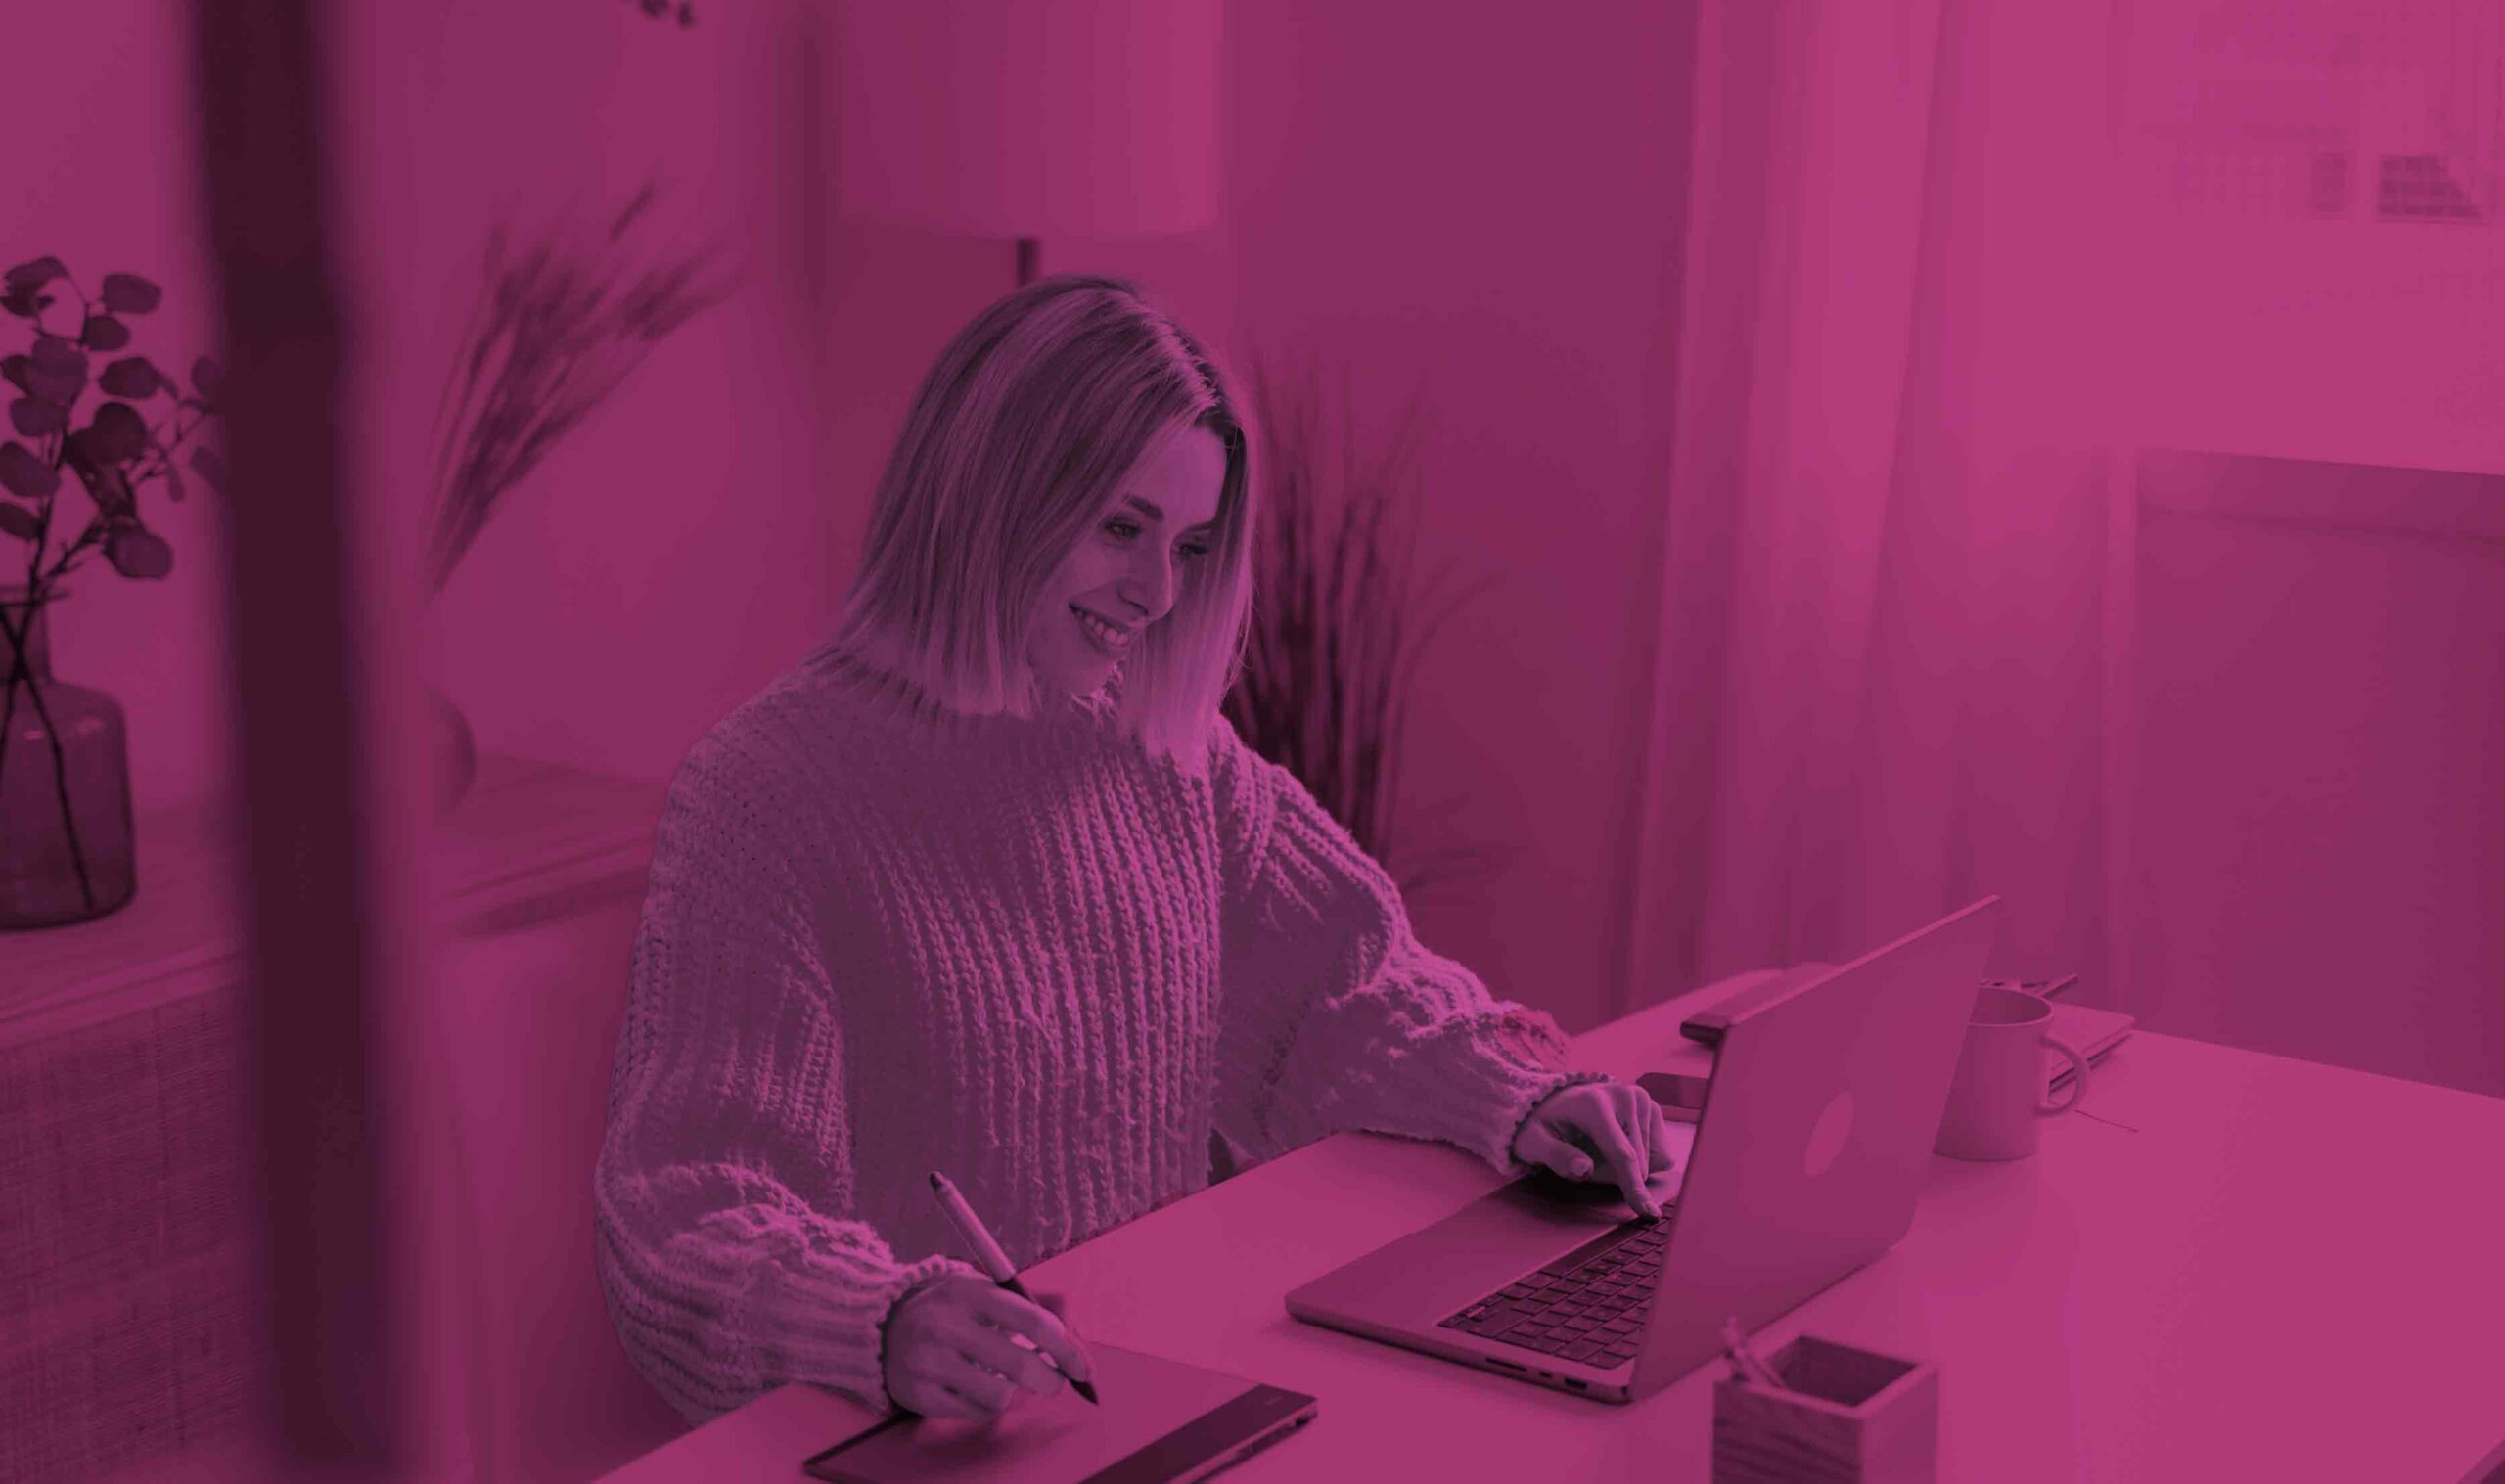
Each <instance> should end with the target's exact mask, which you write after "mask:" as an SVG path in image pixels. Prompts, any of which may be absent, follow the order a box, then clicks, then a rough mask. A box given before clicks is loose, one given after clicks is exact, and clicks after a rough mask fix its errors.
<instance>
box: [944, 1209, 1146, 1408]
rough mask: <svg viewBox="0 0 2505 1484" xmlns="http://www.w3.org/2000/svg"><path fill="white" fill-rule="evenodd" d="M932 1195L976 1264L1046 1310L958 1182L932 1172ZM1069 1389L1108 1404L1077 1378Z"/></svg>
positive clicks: (1049, 1363)
mask: <svg viewBox="0 0 2505 1484" xmlns="http://www.w3.org/2000/svg"><path fill="white" fill-rule="evenodd" d="M931 1193H933V1194H934V1195H936V1196H938V1197H939V1210H940V1211H941V1213H942V1214H944V1215H945V1216H946V1217H947V1218H948V1225H950V1226H952V1227H955V1228H956V1229H957V1235H958V1236H959V1237H963V1238H964V1239H965V1243H966V1245H967V1246H969V1247H972V1248H974V1251H975V1262H976V1263H977V1264H979V1266H980V1267H981V1268H982V1270H983V1271H984V1272H985V1273H988V1274H990V1275H991V1281H992V1282H996V1283H998V1284H1000V1286H1002V1287H1004V1288H1006V1289H1008V1290H1009V1291H1010V1292H1012V1293H1015V1294H1017V1295H1018V1296H1019V1297H1020V1298H1023V1299H1025V1301H1026V1302H1028V1303H1030V1304H1035V1307H1036V1308H1038V1309H1041V1308H1043V1307H1044V1306H1043V1305H1041V1304H1037V1303H1035V1295H1033V1294H1031V1293H1029V1292H1027V1291H1026V1285H1025V1283H1022V1282H1019V1281H1018V1270H1017V1269H1016V1268H1014V1267H1012V1266H1010V1263H1009V1254H1008V1253H1006V1252H1003V1251H1001V1250H1000V1243H999V1242H997V1241H994V1240H992V1237H991V1229H990V1228H989V1227H986V1226H984V1225H983V1224H982V1218H981V1217H979V1216H977V1215H976V1214H975V1208H974V1207H972V1206H970V1205H968V1204H966V1197H965V1196H964V1195H962V1194H960V1193H958V1191H957V1187H956V1183H955V1182H954V1181H951V1180H950V1179H949V1178H948V1177H947V1176H945V1175H942V1174H940V1173H939V1172H938V1171H937V1170H933V1171H932V1172H931ZM1046 1312H1050V1311H1046ZM1039 1353H1040V1352H1039ZM1044 1364H1045V1365H1047V1366H1051V1367H1053V1369H1055V1370H1059V1369H1061V1368H1060V1363H1059V1362H1057V1361H1055V1360H1054V1359H1053V1358H1052V1357H1051V1356H1049V1355H1046V1356H1044ZM1070 1390H1072V1391H1075V1392H1077V1393H1078V1394H1079V1395H1080V1396H1083V1397H1085V1398H1087V1400H1088V1402H1089V1403H1090V1404H1091V1405H1094V1406H1097V1407H1102V1406H1104V1405H1105V1404H1104V1403H1103V1402H1100V1401H1097V1400H1096V1388H1095V1387H1094V1386H1092V1385H1090V1384H1088V1383H1087V1382H1085V1381H1082V1380H1080V1379H1079V1378H1078V1377H1076V1376H1074V1375H1073V1376H1070Z"/></svg>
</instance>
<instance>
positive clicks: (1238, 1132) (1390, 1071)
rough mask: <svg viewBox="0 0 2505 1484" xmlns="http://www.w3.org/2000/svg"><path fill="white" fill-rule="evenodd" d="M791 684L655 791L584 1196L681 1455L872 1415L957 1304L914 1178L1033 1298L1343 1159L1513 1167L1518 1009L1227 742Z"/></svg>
mask: <svg viewBox="0 0 2505 1484" xmlns="http://www.w3.org/2000/svg"><path fill="white" fill-rule="evenodd" d="M904 694H905V693H904V690H903V688H900V687H899V686H897V685H895V684H893V683H888V682H883V681H881V680H879V679H877V678H874V677H872V676H870V674H869V673H868V672H867V671H864V670H862V669H860V668H858V667H857V666H855V665H853V664H852V663H850V662H849V661H846V660H841V659H838V660H834V661H830V662H813V663H810V664H804V665H802V666H800V667H798V668H797V669H795V670H793V671H791V672H789V673H787V674H786V675H784V676H783V677H782V678H780V679H778V680H777V681H776V682H775V683H774V684H773V685H771V686H769V687H767V688H766V690H765V691H763V692H762V693H760V694H759V695H758V696H756V697H754V698H752V699H751V700H750V701H749V702H748V703H747V704H745V705H743V706H742V707H741V708H740V709H739V710H737V711H735V712H733V713H732V714H731V715H730V716H729V717H727V718H725V719H724V720H723V721H722V722H721V724H720V725H718V726H716V727H715V728H714V729H713V730H712V731H711V732H710V733H708V734H707V735H706V737H705V738H704V739H703V740H702V741H701V742H698V743H697V745H696V747H695V748H694V749H693V750H692V751H691V752H690V753H689V755H688V757H687V759H686V761H685V762H684V763H683V764H682V765H681V766H680V768H679V770H678V772H677V774H676V775H675V777H674V778H673V779H672V781H671V784H670V788H669V793H668V799H667V802H666V804H665V805H664V807H663V809H662V813H661V818H660V829H659V832H658V835H657V838H656V841H655V847H654V853H653V862H652V877H651V885H650V889H649V892H648V894H647V896H646V899H645V904H644V916H643V926H642V930H641V932H640V933H639V935H638V937H637V940H636V945H635V953H634V961H633V962H634V967H633V971H632V983H631V984H630V986H629V991H628V1000H627V1008H626V1017H625V1022H624V1026H623V1029H622V1031H621V1033H620V1035H619V1039H618V1046H617V1055H616V1062H615V1081H614V1083H613V1086H612V1090H611V1094H610V1103H609V1124H608V1136H607V1140H606V1142H605V1144H604V1146H603V1148H602V1151H601V1157H600V1163H599V1169H598V1173H597V1176H596V1178H595V1182H594V1184H595V1199H596V1210H597V1225H598V1234H597V1235H598V1258H599V1264H600V1274H601V1281H602V1283H603V1285H604V1287H605V1289H606V1290H607V1293H608V1298H609V1307H610V1313H611V1315H612V1317H613V1319H614V1320H615V1324H616V1326H617V1330H618V1333H619V1335H620V1336H621V1338H622V1339H623V1340H624V1342H625V1345H626V1348H627V1351H628V1353H629V1354H630V1355H631V1356H632V1357H633V1358H634V1361H635V1363H636V1365H637V1367H638V1369H640V1370H641V1371H642V1372H643V1373H644V1375H645V1376H646V1377H647V1378H649V1379H650V1380H651V1381H652V1383H653V1384H654V1386H656V1387H657V1388H659V1389H660V1392H661V1393H662V1395H663V1396H665V1397H666V1398H668V1400H669V1401H670V1403H671V1404H672V1405H673V1406H675V1407H676V1408H677V1409H678V1411H679V1412H680V1414H681V1415H683V1416H684V1417H687V1418H688V1419H689V1420H690V1421H704V1420H706V1419H708V1418H710V1417H714V1416H717V1415H718V1414H720V1413H722V1412H725V1411H727V1410H729V1409H731V1408H734V1407H737V1406H740V1405H741V1404H743V1403H745V1402H747V1401H750V1400H751V1399H752V1398H754V1397H756V1396H758V1395H760V1394H762V1393H763V1392H765V1391H768V1390H771V1389H772V1388H774V1387H776V1386H779V1385H781V1384H783V1383H785V1382H787V1381H792V1380H806V1381H813V1382H816V1383H819V1384H822V1385H826V1386H831V1387H834V1388H837V1389H839V1390H842V1391H844V1392H847V1393H849V1394H851V1395H852V1396H853V1397H855V1398H857V1399H859V1400H860V1401H862V1402H863V1403H865V1404H867V1405H869V1406H870V1407H872V1408H875V1409H877V1410H879V1411H881V1412H882V1413H885V1412H888V1411H891V1410H893V1408H894V1402H893V1400H892V1399H891V1398H890V1397H889V1396H888V1392H887V1388H886V1384H885V1380H884V1373H883V1366H884V1350H885V1340H886V1332H885V1326H886V1321H887V1318H888V1314H889V1312H890V1310H891V1309H892V1308H893V1306H894V1305H895V1304H896V1302H897V1301H898V1300H899V1299H900V1298H901V1297H903V1296H904V1295H906V1294H907V1293H909V1292H911V1291H912V1290H913V1289H914V1288H915V1287H917V1286H919V1285H920V1284H922V1283H924V1282H930V1281H933V1280H934V1279H937V1278H940V1277H944V1276H947V1275H949V1274H960V1273H962V1274H974V1273H976V1272H977V1270H976V1269H975V1268H974V1267H973V1266H972V1265H971V1264H969V1263H967V1262H965V1261H962V1260H961V1259H959V1258H957V1257H954V1256H948V1255H945V1254H946V1253H947V1252H948V1251H950V1250H952V1249H955V1248H956V1243H955V1242H954V1240H953V1238H952V1237H951V1235H950V1233H949V1231H948V1229H947V1226H946V1223H945V1221H944V1219H943V1218H942V1217H941V1216H940V1214H939V1211H938V1207H937V1205H936V1203H935V1202H934V1200H933V1199H932V1195H931V1189H930V1185H929V1182H928V1179H927V1176H928V1173H929V1172H930V1171H932V1170H934V1169H937V1170H942V1171H945V1172H946V1173H947V1174H948V1176H949V1178H950V1179H952V1180H954V1181H956V1182H957V1184H958V1185H959V1186H960V1187H961V1188H962V1189H963V1190H964V1191H965V1192H966V1197H967V1199H968V1200H969V1201H971V1202H972V1203H973V1204H974V1206H975V1208H976V1209H977V1210H978V1211H979V1212H981V1213H982V1216H983V1219H984V1221H985V1222H986V1223H987V1224H988V1225H989V1226H990V1227H991V1229H992V1231H993V1233H994V1234H995V1235H996V1236H997V1237H999V1238H1000V1243H1001V1246H1002V1247H1003V1248H1004V1249H1006V1251H1007V1253H1008V1255H1009V1259H1010V1261H1012V1262H1014V1263H1016V1264H1018V1265H1019V1266H1020V1267H1022V1268H1023V1267H1025V1266H1027V1265H1028V1264H1031V1263H1036V1262H1040V1261H1042V1260H1043V1259H1045V1258H1048V1257H1051V1256H1052V1255H1054V1254H1055V1253H1057V1252H1060V1251H1062V1250H1064V1249H1065V1248H1068V1247H1070V1246H1072V1245H1074V1244H1076V1243H1078V1242H1082V1241H1085V1240H1086V1239H1087V1238H1088V1237H1093V1236H1095V1235H1096V1234H1098V1233H1100V1232H1103V1231H1106V1230H1107V1229H1109V1228H1112V1227H1116V1226H1118V1225H1120V1224H1121V1223H1123V1222H1126V1221H1129V1220H1131V1219H1132V1218H1134V1217H1137V1216H1140V1215H1142V1214H1144V1213H1146V1212H1148V1211H1152V1210H1155V1209H1156V1208H1157V1207H1159V1206H1161V1205H1163V1204H1165V1203H1166V1202H1168V1201H1171V1200H1174V1199H1176V1198H1178V1197H1180V1196H1183V1195H1187V1194H1189V1193H1191V1192H1195V1191H1198V1190H1201V1189H1203V1188H1204V1187H1206V1186H1207V1184H1208V1181H1209V1174H1210V1168H1209V1166H1210V1160H1211V1153H1212V1149H1213V1148H1215V1147H1216V1144H1214V1143H1213V1140H1212V1135H1213V1134H1214V1135H1215V1136H1217V1140H1218V1141H1220V1142H1222V1143H1223V1144H1225V1145H1227V1146H1230V1148H1229V1149H1228V1150H1227V1151H1226V1152H1225V1153H1224V1154H1221V1155H1220V1157H1221V1158H1232V1159H1238V1160H1241V1161H1242V1162H1246V1163H1252V1162H1258V1161H1259V1160H1262V1159H1266V1158H1269V1157H1272V1156H1274V1155H1276V1154H1278V1153H1281V1152H1284V1151H1286V1150H1288V1149H1292V1148H1295V1147H1298V1146H1300V1145H1303V1144H1306V1143H1309V1142H1310V1141H1312V1140H1314V1139H1317V1138H1320V1137H1321V1136H1323V1135H1325V1134H1328V1133H1332V1132H1335V1131H1338V1130H1344V1129H1372V1130H1377V1131H1380V1132H1383V1133H1389V1134H1398V1135H1406V1136H1409V1137H1412V1138H1418V1139H1434V1140H1441V1141H1444V1142H1447V1143H1450V1144H1453V1145H1457V1146H1459V1147H1462V1148H1464V1149H1468V1150H1469V1151H1471V1152H1472V1153H1474V1154H1477V1155H1478V1156H1480V1158H1481V1159H1483V1160H1485V1161H1486V1162H1487V1163H1488V1164H1490V1165H1491V1166H1493V1167H1495V1168H1496V1169H1498V1170H1501V1171H1506V1172H1509V1173H1512V1172H1519V1171H1521V1170H1522V1169H1523V1168H1524V1166H1523V1165H1521V1164H1520V1163H1518V1162H1517V1161H1515V1160H1514V1159H1513V1158H1512V1157H1511V1154H1510V1152H1509V1151H1510V1148H1511V1146H1512V1141H1513V1137H1514V1134H1515V1132H1516V1131H1517V1130H1518V1128H1519V1127H1520V1125H1521V1122H1522V1120H1523V1119H1524V1117H1525V1116H1526V1114H1527V1112H1528V1111H1529V1109H1530V1107H1531V1105H1532V1104H1533V1103H1535V1102H1537V1101H1538V1100H1539V1099H1541V1098H1543V1097H1545V1096H1546V1095H1547V1094H1549V1093H1550V1092H1552V1091H1554V1090H1556V1089H1557V1088H1559V1087H1562V1086H1565V1085H1567V1084H1569V1083H1573V1082H1581V1081H1592V1080H1598V1079H1599V1076H1600V1074H1598V1073H1590V1072H1568V1071H1565V1070H1562V1069H1560V1068H1559V1066H1558V1062H1559V1061H1560V1059H1561V1058H1562V1057H1563V1055H1564V1053H1565V1049H1566V1043H1565V1038H1564V1037H1563V1035H1562V1034H1561V1033H1560V1032H1559V1030H1558V1027H1557V1025H1556V1022H1555V1021H1554V1020H1552V1019H1551V1018H1550V1017H1549V1016H1548V1015H1547V1014H1545V1013H1544V1012H1539V1011H1535V1010H1530V1009H1527V1008H1526V1007H1523V1006H1520V1005H1515V1004H1511V1003H1506V1002H1499V1001H1496V1000H1494V999H1492V998H1491V996H1490V995H1489V994H1488V992H1487V989H1486V987H1485V986H1484V985H1483V984H1482V983H1481V982H1480V980H1479V978H1478V977H1477V976H1475V975H1474V974H1473V973H1471V971H1470V970H1469V969H1467V968H1464V967H1462V966H1461V965H1459V964H1456V963H1454V962H1453V961H1451V960H1449V959H1446V958H1443V957H1440V956H1439V955H1436V954H1435V953H1433V952H1431V951H1429V950H1428V949H1427V948H1425V947H1424V946H1422V945H1421V944H1420V943H1419V942H1418V940H1417V937H1416V935H1415V934H1414V933H1413V932H1412V931H1411V928H1410V924H1409V921H1408V916H1407V913H1406V912H1405V911H1404V909H1403V908H1402V906H1401V902H1400V898H1399V894H1398V892H1397V890H1396V888H1395V887H1394V886H1393V884H1392V882H1391V880H1390V878H1389V877H1388V876H1386V875H1385V873H1384V872H1383V870H1382V868H1381V867H1379V866H1378V865H1377V864H1376V863H1375V862H1374V861H1372V860H1371V859H1369V858H1368V857H1367V856H1366V854H1365V853H1364V852H1363V851H1362V850H1361V849H1360V848H1359V847H1358V845H1357V843H1356V841H1355V840H1354V839H1352V838H1351V837H1350V836H1349V834H1348V833H1347V832H1346V831H1345V830H1344V829H1343V828H1342V827H1341V826H1340V824H1339V823H1338V822H1337V821H1336V820H1334V819H1332V817H1331V816H1330V815H1329V814H1328V813H1327V812H1325V811H1324V810H1323V809H1322V807H1321V806H1320V805H1319V804H1318V803H1316V802H1315V801H1314V799H1313V797H1312V795H1311V794H1310V793H1309V792H1307V791H1306V789H1305V788H1304V787H1303V786H1302V785H1301V784H1300V783H1298V781H1297V779H1296V777H1295V776H1294V775H1293V774H1291V773H1289V772H1288V771H1287V770H1286V769H1284V768H1281V767H1279V766H1277V765H1276V764H1273V763H1271V762H1268V761H1267V760H1265V759H1263V758H1261V757H1260V756H1259V755H1258V754H1256V753H1254V752H1253V751H1252V750H1251V749H1249V748H1248V747H1247V746H1246V745H1245V744H1244V742H1243V741H1242V739H1241V738H1240V737H1239V736H1238V735H1237V734H1236V732H1235V730H1234V729H1233V727H1232V726H1230V725H1227V724H1226V723H1225V722H1224V721H1223V720H1220V721H1219V722H1218V723H1217V724H1216V725H1215V726H1213V727H1212V729H1211V732H1212V736H1211V745H1210V753H1209V759H1208V763H1209V766H1208V770H1207V777H1204V778H1194V777H1191V776H1189V775H1188V774H1186V773H1185V772H1184V771H1183V770H1180V769H1178V768H1176V767H1174V766H1173V765H1172V764H1171V763H1169V762H1164V761H1161V760H1157V759H1152V758H1151V757H1150V756H1149V755H1148V754H1147V753H1146V752H1145V751H1144V750H1143V749H1142V748H1141V747H1140V746H1139V745H1138V743H1136V742H1131V741H1129V740H1128V739H1126V738H1124V737H1123V736H1122V735H1121V734H1120V732H1119V731H1118V730H1117V729H1116V727H1115V726H1114V725H1113V716H1112V699H1111V697H1112V696H1113V694H1115V693H1113V692H1111V691H1110V690H1109V691H1108V692H1106V693H1100V694H1099V695H1097V696H1094V697H1086V698H1084V699H1081V700H1076V701H1071V702H1069V703H1067V704H1066V705H1063V706H1057V707H1055V708H1053V710H1052V711H1051V713H1050V714H1048V715H1042V716H1038V717H1034V718H1027V719H1021V718H1015V717H1002V716H993V717H969V716H963V715H958V714H954V713H948V712H941V711H936V710H934V709H933V708H930V707H928V706H923V705H918V704H914V703H912V702H911V701H909V700H902V699H899V697H901V696H903V695H904Z"/></svg>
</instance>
